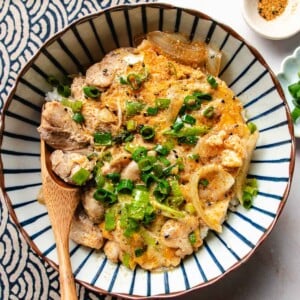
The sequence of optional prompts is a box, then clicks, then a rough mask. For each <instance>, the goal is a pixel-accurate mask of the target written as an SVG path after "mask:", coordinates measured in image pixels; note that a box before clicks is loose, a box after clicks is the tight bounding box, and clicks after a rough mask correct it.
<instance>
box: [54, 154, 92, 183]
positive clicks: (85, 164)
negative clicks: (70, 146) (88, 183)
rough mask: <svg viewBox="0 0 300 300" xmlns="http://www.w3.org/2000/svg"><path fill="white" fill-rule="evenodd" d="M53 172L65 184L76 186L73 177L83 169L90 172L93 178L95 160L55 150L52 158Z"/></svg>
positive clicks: (83, 155)
mask: <svg viewBox="0 0 300 300" xmlns="http://www.w3.org/2000/svg"><path fill="white" fill-rule="evenodd" d="M50 160H51V164H52V170H53V172H54V173H55V174H56V175H57V176H59V177H60V178H61V179H63V180H64V181H65V182H68V183H72V184H75V183H74V182H73V180H72V176H73V175H74V174H75V173H76V172H77V171H79V170H80V169H81V168H83V169H86V170H88V171H89V172H90V173H91V175H90V177H92V170H93V168H94V166H95V161H94V160H89V159H88V158H87V156H86V155H85V154H81V153H76V152H63V151H62V150H55V151H53V152H52V153H51V156H50Z"/></svg>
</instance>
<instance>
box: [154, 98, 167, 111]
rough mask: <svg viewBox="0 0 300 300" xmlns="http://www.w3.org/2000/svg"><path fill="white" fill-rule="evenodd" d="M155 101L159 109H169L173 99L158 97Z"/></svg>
mask: <svg viewBox="0 0 300 300" xmlns="http://www.w3.org/2000/svg"><path fill="white" fill-rule="evenodd" d="M155 102H156V106H157V107H158V108H159V109H167V108H169V105H170V103H171V100H170V99H166V98H158V99H156V100H155Z"/></svg>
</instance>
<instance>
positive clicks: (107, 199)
mask: <svg viewBox="0 0 300 300" xmlns="http://www.w3.org/2000/svg"><path fill="white" fill-rule="evenodd" d="M94 198H95V199H96V200H97V201H102V202H104V203H107V204H110V205H111V204H114V203H116V202H117V200H118V198H117V195H116V194H114V193H112V192H110V191H108V190H106V189H104V188H98V189H97V190H96V192H95V193H94Z"/></svg>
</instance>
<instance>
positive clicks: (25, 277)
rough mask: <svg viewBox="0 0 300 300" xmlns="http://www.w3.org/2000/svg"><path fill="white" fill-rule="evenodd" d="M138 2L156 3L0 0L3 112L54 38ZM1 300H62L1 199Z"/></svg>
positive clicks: (51, 273) (53, 275) (54, 278)
mask: <svg viewBox="0 0 300 300" xmlns="http://www.w3.org/2000/svg"><path fill="white" fill-rule="evenodd" d="M138 2H152V0H141V1H140V0H73V1H72V0H52V1H44V0H34V1H33V0H32V1H29V0H28V1H27V0H22V1H21V0H15V1H13V0H0V112H1V111H2V109H3V106H4V103H5V101H6V99H7V96H8V94H9V92H10V91H11V89H12V87H13V85H14V81H15V79H16V77H17V75H18V73H19V71H20V70H21V69H22V68H23V67H24V65H25V64H26V62H27V61H28V60H29V59H30V58H31V57H32V55H34V54H35V53H36V51H37V50H38V49H39V47H40V46H41V45H42V44H43V43H44V42H45V41H46V40H47V39H48V38H49V37H50V36H52V35H53V34H54V33H55V32H57V31H59V30H61V29H62V28H64V27H65V26H67V25H68V24H70V23H72V22H74V21H75V20H77V19H78V18H80V17H82V16H85V15H87V14H90V13H94V12H97V11H99V10H101V9H105V8H108V7H110V6H112V5H121V4H132V3H138ZM0 171H1V170H0ZM77 294H78V295H79V299H80V300H82V299H91V300H94V299H95V300H96V299H106V300H108V299H114V298H112V297H110V296H106V297H105V296H99V294H96V293H93V292H91V291H89V290H87V289H85V288H84V287H82V286H80V285H78V284H77ZM0 299H2V300H6V299H14V300H19V299H28V300H31V299H33V300H48V299H59V281H58V273H57V272H56V271H55V270H54V269H53V268H52V267H51V266H49V265H48V264H47V263H46V262H44V261H43V260H42V259H41V258H40V257H39V256H37V255H36V253H35V252H33V251H32V250H31V249H30V247H29V246H28V244H27V243H26V241H25V239H24V238H23V236H22V235H21V234H20V232H19V231H18V229H17V227H16V225H15V224H14V223H13V221H12V219H11V217H10V215H9V213H8V210H7V207H6V205H5V203H4V202H3V199H2V197H1V202H0Z"/></svg>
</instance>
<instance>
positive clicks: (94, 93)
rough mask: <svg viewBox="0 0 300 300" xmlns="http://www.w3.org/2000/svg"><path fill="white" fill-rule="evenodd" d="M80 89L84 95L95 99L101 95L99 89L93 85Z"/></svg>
mask: <svg viewBox="0 0 300 300" xmlns="http://www.w3.org/2000/svg"><path fill="white" fill-rule="evenodd" d="M82 90H83V93H84V95H85V96H86V97H88V98H92V99H97V98H99V97H100V95H101V92H100V90H99V89H98V88H96V87H95V86H84V87H83V88H82Z"/></svg>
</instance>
